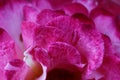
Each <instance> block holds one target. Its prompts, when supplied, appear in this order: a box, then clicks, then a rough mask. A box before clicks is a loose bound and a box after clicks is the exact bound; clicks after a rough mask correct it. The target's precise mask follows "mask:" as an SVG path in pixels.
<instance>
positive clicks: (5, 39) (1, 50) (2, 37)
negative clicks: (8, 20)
mask: <svg viewBox="0 0 120 80" xmlns="http://www.w3.org/2000/svg"><path fill="white" fill-rule="evenodd" d="M17 53H18V54H17ZM20 54H21V52H19V51H18V50H16V45H15V43H14V41H13V40H12V39H11V37H10V36H9V35H8V34H7V32H6V31H4V30H3V29H2V28H0V62H1V63H0V66H1V67H0V76H1V78H2V79H3V80H4V79H5V76H4V74H3V72H4V67H5V65H6V64H7V63H8V62H9V61H10V60H12V59H15V58H18V55H20ZM2 76H3V77H2Z"/></svg>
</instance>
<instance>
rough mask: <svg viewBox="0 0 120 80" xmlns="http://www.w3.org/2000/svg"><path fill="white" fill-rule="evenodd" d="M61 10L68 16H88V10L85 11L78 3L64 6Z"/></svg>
mask: <svg viewBox="0 0 120 80" xmlns="http://www.w3.org/2000/svg"><path fill="white" fill-rule="evenodd" d="M63 10H64V11H65V13H66V14H67V15H70V16H71V15H73V14H75V13H82V14H84V15H88V10H87V9H86V7H84V6H83V5H82V4H80V3H71V4H68V5H65V6H64V7H63Z"/></svg>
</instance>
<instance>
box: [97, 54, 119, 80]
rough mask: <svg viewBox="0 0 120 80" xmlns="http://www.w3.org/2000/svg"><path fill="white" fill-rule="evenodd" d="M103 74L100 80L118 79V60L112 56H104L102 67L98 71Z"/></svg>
mask: <svg viewBox="0 0 120 80" xmlns="http://www.w3.org/2000/svg"><path fill="white" fill-rule="evenodd" d="M98 71H99V72H101V73H102V74H103V78H102V79H100V80H113V79H114V80H119V79H120V59H119V58H118V57H116V56H114V55H105V57H104V60H103V64H102V66H101V67H100V68H99V69H98Z"/></svg>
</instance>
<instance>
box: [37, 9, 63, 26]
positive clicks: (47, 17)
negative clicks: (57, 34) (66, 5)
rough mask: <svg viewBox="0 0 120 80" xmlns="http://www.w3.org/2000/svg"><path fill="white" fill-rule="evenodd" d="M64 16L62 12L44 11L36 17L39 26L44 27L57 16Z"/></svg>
mask: <svg viewBox="0 0 120 80" xmlns="http://www.w3.org/2000/svg"><path fill="white" fill-rule="evenodd" d="M60 15H64V12H63V11H52V10H50V9H44V10H42V11H41V12H40V13H39V14H38V15H37V22H38V23H39V24H40V25H45V24H47V23H48V22H49V21H51V20H52V19H54V18H55V17H57V16H60Z"/></svg>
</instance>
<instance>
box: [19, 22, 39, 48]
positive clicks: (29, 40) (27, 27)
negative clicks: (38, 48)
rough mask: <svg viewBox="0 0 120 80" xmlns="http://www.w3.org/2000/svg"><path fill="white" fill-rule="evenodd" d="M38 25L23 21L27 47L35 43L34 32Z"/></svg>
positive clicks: (22, 27)
mask: <svg viewBox="0 0 120 80" xmlns="http://www.w3.org/2000/svg"><path fill="white" fill-rule="evenodd" d="M36 27H37V25H36V24H35V23H33V22H27V21H25V22H23V23H22V26H21V29H22V37H23V42H24V46H25V48H28V47H30V46H31V45H32V44H33V32H34V28H36Z"/></svg>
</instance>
